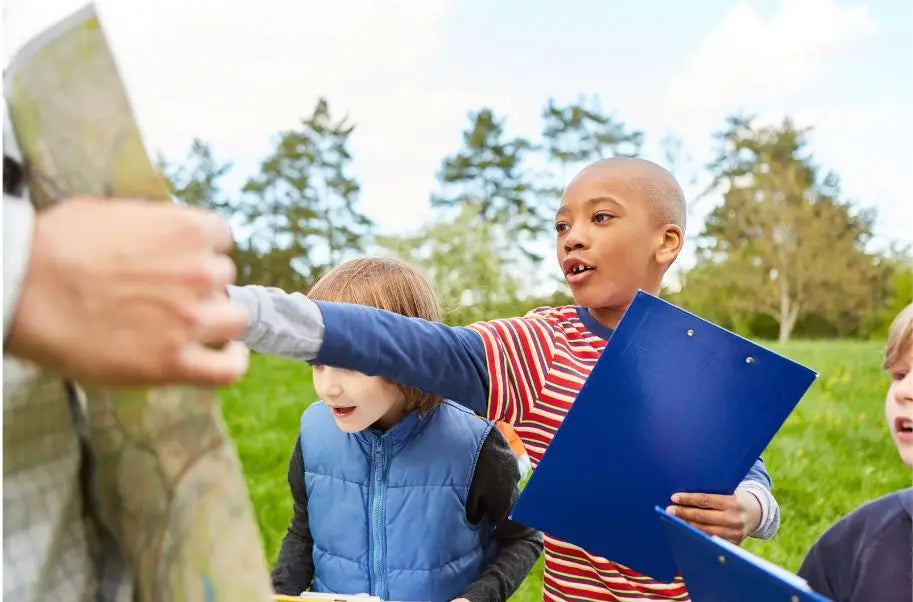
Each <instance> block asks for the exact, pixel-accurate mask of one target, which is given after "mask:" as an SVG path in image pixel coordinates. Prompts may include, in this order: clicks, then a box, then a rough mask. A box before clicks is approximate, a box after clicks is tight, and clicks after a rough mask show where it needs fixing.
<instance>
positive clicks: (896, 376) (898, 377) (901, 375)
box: [891, 372, 908, 381]
mask: <svg viewBox="0 0 913 602" xmlns="http://www.w3.org/2000/svg"><path fill="white" fill-rule="evenodd" d="M907 374H908V373H907V372H892V373H891V378H893V379H894V380H895V381H901V380H903V379H905V378H906V377H907Z"/></svg>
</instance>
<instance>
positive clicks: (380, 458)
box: [371, 436, 389, 600]
mask: <svg viewBox="0 0 913 602" xmlns="http://www.w3.org/2000/svg"><path fill="white" fill-rule="evenodd" d="M373 444H374V445H373V447H374V449H373V453H374V487H373V488H372V492H373V496H372V499H371V532H372V537H371V541H372V542H373V543H374V545H373V549H372V550H371V552H372V553H371V572H372V575H371V576H372V579H371V580H372V581H373V585H374V587H373V590H374V591H373V594H374V595H375V596H378V597H379V598H380V599H381V600H386V599H387V598H389V594H388V592H387V573H386V570H385V565H386V564H387V563H386V554H385V550H386V547H387V542H386V531H385V529H384V518H385V517H384V508H385V506H386V498H387V484H386V481H385V479H386V477H385V475H386V470H385V468H386V462H387V449H386V447H387V445H386V444H387V440H386V437H383V436H381V437H378V438H376V439H374V441H373Z"/></svg>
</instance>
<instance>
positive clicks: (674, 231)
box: [656, 224, 685, 267]
mask: <svg viewBox="0 0 913 602" xmlns="http://www.w3.org/2000/svg"><path fill="white" fill-rule="evenodd" d="M661 236H662V238H661V240H660V244H659V246H658V247H657V248H656V263H658V264H659V265H661V266H665V267H669V266H670V265H672V262H673V261H675V258H676V257H678V254H679V253H680V252H681V250H682V246H683V245H684V244H685V234H684V232H682V228H681V226H679V225H677V224H666V225H665V226H663V229H662V232H661Z"/></svg>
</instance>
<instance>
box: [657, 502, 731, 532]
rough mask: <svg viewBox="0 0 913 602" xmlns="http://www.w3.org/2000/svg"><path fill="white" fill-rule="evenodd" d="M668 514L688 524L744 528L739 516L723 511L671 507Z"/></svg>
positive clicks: (667, 510)
mask: <svg viewBox="0 0 913 602" xmlns="http://www.w3.org/2000/svg"><path fill="white" fill-rule="evenodd" d="M666 512H668V513H669V514H671V515H673V516H677V517H678V518H680V519H682V520H685V521H688V522H694V523H701V524H705V525H714V526H720V527H729V528H736V529H737V528H741V526H742V524H741V521H740V520H739V517H738V515H737V514H734V513H731V512H724V511H721V510H706V509H704V508H695V507H692V506H669V507H668V508H667V509H666Z"/></svg>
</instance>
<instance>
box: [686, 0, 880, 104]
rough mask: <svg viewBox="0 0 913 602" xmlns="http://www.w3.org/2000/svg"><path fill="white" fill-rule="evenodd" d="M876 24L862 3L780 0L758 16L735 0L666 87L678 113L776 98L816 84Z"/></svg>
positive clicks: (873, 30)
mask: <svg viewBox="0 0 913 602" xmlns="http://www.w3.org/2000/svg"><path fill="white" fill-rule="evenodd" d="M876 29H877V28H876V24H875V21H874V20H873V18H872V16H871V15H870V14H869V10H868V8H867V7H866V6H863V5H856V6H845V7H843V6H840V5H839V4H838V3H837V1H836V0H792V1H790V0H783V2H782V5H781V7H780V9H779V11H778V12H777V13H775V14H774V15H772V16H771V17H770V18H769V19H766V20H765V19H764V18H763V17H762V15H760V14H759V13H758V11H757V9H756V8H754V7H753V6H751V5H749V4H739V5H737V6H735V7H733V8H732V9H730V10H729V12H728V13H727V14H726V15H725V17H724V18H723V20H722V22H721V23H720V25H719V26H718V27H717V28H716V29H715V30H713V31H712V32H711V33H710V34H709V35H708V36H707V38H706V39H705V40H704V41H703V43H702V44H701V45H700V47H699V48H698V49H697V50H696V51H695V52H694V53H693V54H692V55H691V56H690V57H689V58H688V59H687V61H686V63H685V66H684V68H683V70H682V71H681V72H680V73H679V74H678V75H677V76H676V77H675V78H674V79H673V80H672V82H671V83H670V86H669V98H670V99H671V104H672V105H673V107H674V108H675V109H676V110H677V111H678V112H679V114H681V115H689V116H691V117H693V116H694V113H695V111H696V112H698V113H701V114H707V113H711V114H713V115H716V114H717V113H718V112H719V111H721V110H731V109H732V108H734V107H739V106H741V105H744V104H745V103H746V101H749V102H751V103H754V104H758V103H763V102H765V101H776V100H778V99H781V98H783V97H785V96H787V95H789V94H790V93H793V92H796V91H798V90H802V89H807V88H810V87H812V86H814V85H815V84H816V83H817V82H819V81H820V80H821V79H822V78H823V77H824V76H825V75H826V74H827V72H828V69H829V68H830V67H832V66H833V64H832V61H831V59H833V58H834V57H838V56H840V55H842V54H844V53H846V52H848V51H850V50H853V49H855V48H857V47H858V46H859V45H860V44H862V43H865V42H867V41H869V40H871V39H872V37H873V36H874V35H875V33H876Z"/></svg>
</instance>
